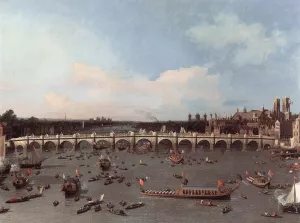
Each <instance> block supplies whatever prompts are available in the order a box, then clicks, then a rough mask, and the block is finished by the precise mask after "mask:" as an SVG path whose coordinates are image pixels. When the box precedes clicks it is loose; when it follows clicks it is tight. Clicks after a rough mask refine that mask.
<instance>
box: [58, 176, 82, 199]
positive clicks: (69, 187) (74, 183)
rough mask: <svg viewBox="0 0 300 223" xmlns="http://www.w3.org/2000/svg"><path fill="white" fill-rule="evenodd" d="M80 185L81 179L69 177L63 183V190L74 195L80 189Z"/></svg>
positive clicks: (67, 194)
mask: <svg viewBox="0 0 300 223" xmlns="http://www.w3.org/2000/svg"><path fill="white" fill-rule="evenodd" d="M79 187H80V181H79V179H78V178H71V177H69V178H67V179H65V180H64V181H63V183H62V184H61V191H63V192H65V196H69V195H74V194H76V193H77V192H78V191H79Z"/></svg>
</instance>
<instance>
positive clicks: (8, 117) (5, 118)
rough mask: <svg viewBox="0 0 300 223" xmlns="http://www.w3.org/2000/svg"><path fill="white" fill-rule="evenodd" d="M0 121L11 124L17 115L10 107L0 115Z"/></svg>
mask: <svg viewBox="0 0 300 223" xmlns="http://www.w3.org/2000/svg"><path fill="white" fill-rule="evenodd" d="M0 121H2V122H6V123H7V124H12V123H14V122H16V121H17V115H16V114H15V112H14V111H13V110H12V109H9V110H7V111H6V112H4V113H3V114H2V115H1V116H0Z"/></svg>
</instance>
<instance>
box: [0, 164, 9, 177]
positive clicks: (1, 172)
mask: <svg viewBox="0 0 300 223" xmlns="http://www.w3.org/2000/svg"><path fill="white" fill-rule="evenodd" d="M10 169H11V165H10V164H6V165H5V166H4V168H3V169H1V170H0V175H2V174H9V172H10Z"/></svg>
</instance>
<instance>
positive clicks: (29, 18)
mask: <svg viewBox="0 0 300 223" xmlns="http://www.w3.org/2000/svg"><path fill="white" fill-rule="evenodd" d="M299 27H300V2H299V0H289V1H282V0H272V1H259V0H251V1H250V0H249V1H245V0H109V1H107V0H86V1H81V0H51V1H46V0H45V1H44V0H26V1H24V0H0V113H3V112H4V111H6V110H8V109H13V110H14V111H15V113H16V114H17V116H19V117H31V116H35V117H38V118H64V117H65V115H66V116H67V118H70V119H71V118H72V119H86V118H95V117H97V116H99V117H101V116H104V117H111V118H112V119H113V120H136V121H138V120H141V121H152V120H154V117H155V118H157V119H158V120H187V117H188V114H189V113H191V114H192V115H194V114H195V113H197V112H198V113H200V115H204V113H207V114H210V113H213V114H214V113H217V114H218V115H219V116H225V115H230V114H234V113H235V112H236V110H237V108H239V109H242V108H243V107H244V106H245V107H246V108H247V109H261V107H262V106H264V107H265V108H266V109H271V108H272V104H273V100H274V99H275V98H276V97H279V98H283V97H285V96H287V97H290V98H291V100H292V102H293V104H292V105H291V106H292V107H291V110H292V112H293V113H299V112H300V100H299V98H300V97H299V95H300V45H299V43H300V29H299Z"/></svg>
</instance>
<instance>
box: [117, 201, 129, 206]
mask: <svg viewBox="0 0 300 223" xmlns="http://www.w3.org/2000/svg"><path fill="white" fill-rule="evenodd" d="M119 204H120V205H121V206H123V207H124V206H125V205H126V204H127V202H126V201H123V200H122V201H120V202H119Z"/></svg>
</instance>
